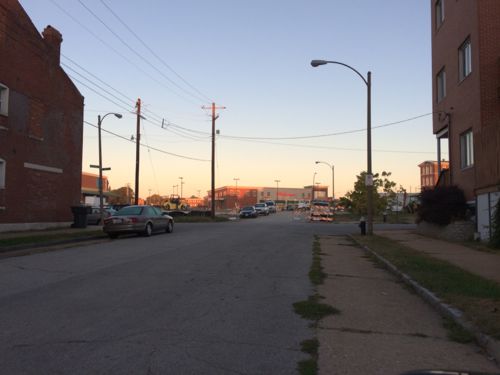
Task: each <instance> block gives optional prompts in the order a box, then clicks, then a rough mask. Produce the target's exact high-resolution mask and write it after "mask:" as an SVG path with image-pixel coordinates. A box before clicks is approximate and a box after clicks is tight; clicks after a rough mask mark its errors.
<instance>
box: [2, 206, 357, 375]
mask: <svg viewBox="0 0 500 375" xmlns="http://www.w3.org/2000/svg"><path fill="white" fill-rule="evenodd" d="M353 227H354V228H356V226H355V225H347V226H336V227H335V229H336V230H343V231H349V230H352V228H353ZM332 228H333V226H328V225H312V224H304V223H303V222H300V221H297V220H294V219H293V217H292V216H291V215H290V214H288V213H283V214H278V215H271V216H268V217H261V218H258V219H249V220H242V221H239V222H227V223H218V224H177V225H176V227H175V230H174V233H172V234H158V235H154V236H152V237H150V238H144V237H134V236H132V237H127V238H120V239H118V240H115V241H107V242H105V243H102V244H97V245H91V246H82V247H75V248H70V249H66V250H61V251H56V252H51V253H45V254H38V255H33V256H28V257H20V258H10V259H6V260H3V261H2V262H1V263H0V269H1V271H0V274H1V283H0V285H1V290H0V297H1V298H2V301H1V308H0V322H1V323H0V328H1V331H2V339H1V340H2V341H1V347H2V353H3V355H2V358H1V360H0V362H1V363H0V368H1V369H2V373H9V374H19V373H25V374H31V373H32V374H35V373H36V374H41V373H47V374H48V373H50V374H55V373H66V374H69V373H71V374H89V373H117V374H118V373H119V374H125V373H130V374H139V373H144V374H146V373H153V374H154V373H157V374H160V373H163V374H164V373H172V374H222V373H246V374H265V373H273V374H290V373H294V371H295V368H296V365H297V361H298V360H300V359H303V358H305V355H304V354H303V353H301V352H300V351H299V348H300V345H299V343H300V342H301V341H302V340H304V339H308V338H311V337H312V336H313V331H312V330H310V329H309V328H308V322H307V321H304V320H301V319H300V317H298V316H297V315H295V314H294V312H293V310H292V304H293V303H294V302H296V301H298V300H301V299H304V298H306V297H307V296H308V295H309V294H310V293H311V289H312V287H311V285H310V283H309V280H308V278H307V272H308V268H309V266H310V262H311V244H312V240H313V233H317V232H318V231H319V232H324V233H328V232H329V231H331V230H332Z"/></svg>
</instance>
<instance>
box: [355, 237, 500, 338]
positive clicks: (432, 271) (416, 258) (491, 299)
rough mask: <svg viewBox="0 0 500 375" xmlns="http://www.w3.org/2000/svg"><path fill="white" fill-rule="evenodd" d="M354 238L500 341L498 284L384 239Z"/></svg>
mask: <svg viewBox="0 0 500 375" xmlns="http://www.w3.org/2000/svg"><path fill="white" fill-rule="evenodd" d="M353 237H354V238H355V239H356V240H357V241H358V243H361V244H363V245H366V246H368V247H369V248H370V249H372V250H374V251H375V252H377V253H378V254H379V255H381V256H382V257H384V258H385V259H387V260H388V261H389V262H391V263H392V264H394V266H396V267H397V268H398V269H399V270H400V271H401V272H403V273H405V274H407V275H409V276H410V277H411V278H412V279H414V280H415V281H416V282H418V283H419V284H420V285H422V286H423V287H425V288H427V289H429V290H431V291H432V292H433V293H435V294H436V295H437V296H439V298H441V299H442V300H443V301H445V302H446V303H448V304H450V305H452V306H455V307H457V308H459V309H460V310H461V311H463V312H464V314H465V316H466V318H467V319H468V320H470V321H471V322H472V323H474V324H475V325H476V326H477V327H478V328H479V329H480V330H481V331H482V332H483V333H485V334H488V335H490V336H492V337H495V338H497V339H499V338H500V285H499V284H498V283H496V282H494V281H492V280H488V279H485V278H483V277H481V276H478V275H475V274H473V273H470V272H468V271H466V270H463V269H462V268H460V267H457V266H455V265H453V264H450V263H448V262H446V261H443V260H440V259H436V258H433V257H431V256H429V255H427V254H425V253H422V252H420V251H417V250H413V249H411V248H408V247H406V246H404V245H402V244H400V243H398V242H396V241H392V240H389V239H387V238H384V237H379V236H353Z"/></svg>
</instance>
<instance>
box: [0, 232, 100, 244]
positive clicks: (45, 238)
mask: <svg viewBox="0 0 500 375" xmlns="http://www.w3.org/2000/svg"><path fill="white" fill-rule="evenodd" d="M101 235H102V237H105V234H104V233H103V232H102V230H95V231H85V232H83V231H81V232H74V233H47V234H36V235H32V236H19V237H11V238H3V239H0V247H10V246H20V245H29V244H39V243H42V242H57V241H63V240H70V239H75V238H85V237H96V236H101Z"/></svg>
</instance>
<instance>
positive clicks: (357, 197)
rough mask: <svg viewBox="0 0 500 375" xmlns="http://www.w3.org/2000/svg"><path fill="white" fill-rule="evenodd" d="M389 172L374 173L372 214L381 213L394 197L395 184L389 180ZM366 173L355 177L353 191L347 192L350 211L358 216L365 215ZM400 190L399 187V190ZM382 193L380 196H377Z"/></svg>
mask: <svg viewBox="0 0 500 375" xmlns="http://www.w3.org/2000/svg"><path fill="white" fill-rule="evenodd" d="M390 176H391V172H385V171H383V172H382V174H381V175H380V174H378V173H375V174H374V175H373V214H374V215H377V214H380V213H382V212H383V211H384V210H385V209H386V207H387V204H388V202H389V200H391V199H393V198H394V197H395V196H396V192H395V191H394V187H395V186H396V183H395V182H393V181H391V180H389V177H390ZM365 180H366V172H365V171H363V172H361V173H360V174H359V175H358V176H356V182H355V183H354V190H352V191H349V192H347V194H346V197H347V199H349V200H350V201H351V205H352V211H353V212H354V213H357V214H359V215H366V214H367V203H366V197H367V193H366V190H367V189H366V185H365ZM401 189H402V188H401V187H400V190H401ZM379 193H382V194H379Z"/></svg>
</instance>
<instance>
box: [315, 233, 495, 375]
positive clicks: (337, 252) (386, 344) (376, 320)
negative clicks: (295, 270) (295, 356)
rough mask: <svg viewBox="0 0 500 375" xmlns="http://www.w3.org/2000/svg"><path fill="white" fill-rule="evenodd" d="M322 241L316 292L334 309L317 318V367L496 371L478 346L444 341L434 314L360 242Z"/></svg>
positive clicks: (391, 373)
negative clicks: (320, 278) (336, 311)
mask: <svg viewBox="0 0 500 375" xmlns="http://www.w3.org/2000/svg"><path fill="white" fill-rule="evenodd" d="M377 234H378V233H377ZM320 241H321V252H322V253H323V254H324V255H322V265H323V267H324V271H325V272H326V273H327V274H328V278H327V279H326V280H325V282H324V284H323V285H320V286H319V287H318V292H319V294H320V295H322V296H324V297H325V299H324V303H327V304H329V305H331V306H333V307H335V308H337V309H339V310H340V313H339V314H337V315H331V316H328V317H326V318H324V319H322V320H321V322H320V324H319V327H318V340H319V342H320V346H319V362H318V365H319V374H325V375H326V374H337V375H338V374H352V375H357V374H367V375H371V374H376V375H379V374H380V375H396V374H401V373H402V372H405V371H410V370H416V369H424V368H427V369H429V368H433V369H468V370H476V371H484V372H498V370H499V369H498V367H497V366H496V365H495V363H494V362H492V361H490V360H488V359H487V358H486V356H485V355H483V354H482V353H481V351H480V350H479V348H478V347H477V346H475V345H473V344H460V343H457V342H454V341H450V340H449V339H448V338H447V332H446V330H445V328H444V327H443V324H442V318H441V316H440V315H439V313H437V312H436V311H435V310H434V309H433V308H432V307H431V306H430V305H429V304H427V303H426V302H425V301H424V300H423V299H421V298H420V297H419V296H418V295H416V294H414V293H410V292H409V291H408V290H407V289H406V288H405V287H404V286H403V285H402V284H401V283H400V281H399V279H398V278H397V277H395V276H394V275H392V274H391V273H389V272H387V271H386V270H385V269H382V268H380V267H378V266H377V265H375V264H374V263H373V262H372V261H371V260H369V259H368V258H367V256H366V253H365V251H364V250H363V249H361V248H359V247H357V246H353V244H352V243H351V242H350V241H349V240H348V239H347V238H346V237H344V236H323V237H321V239H320Z"/></svg>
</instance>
